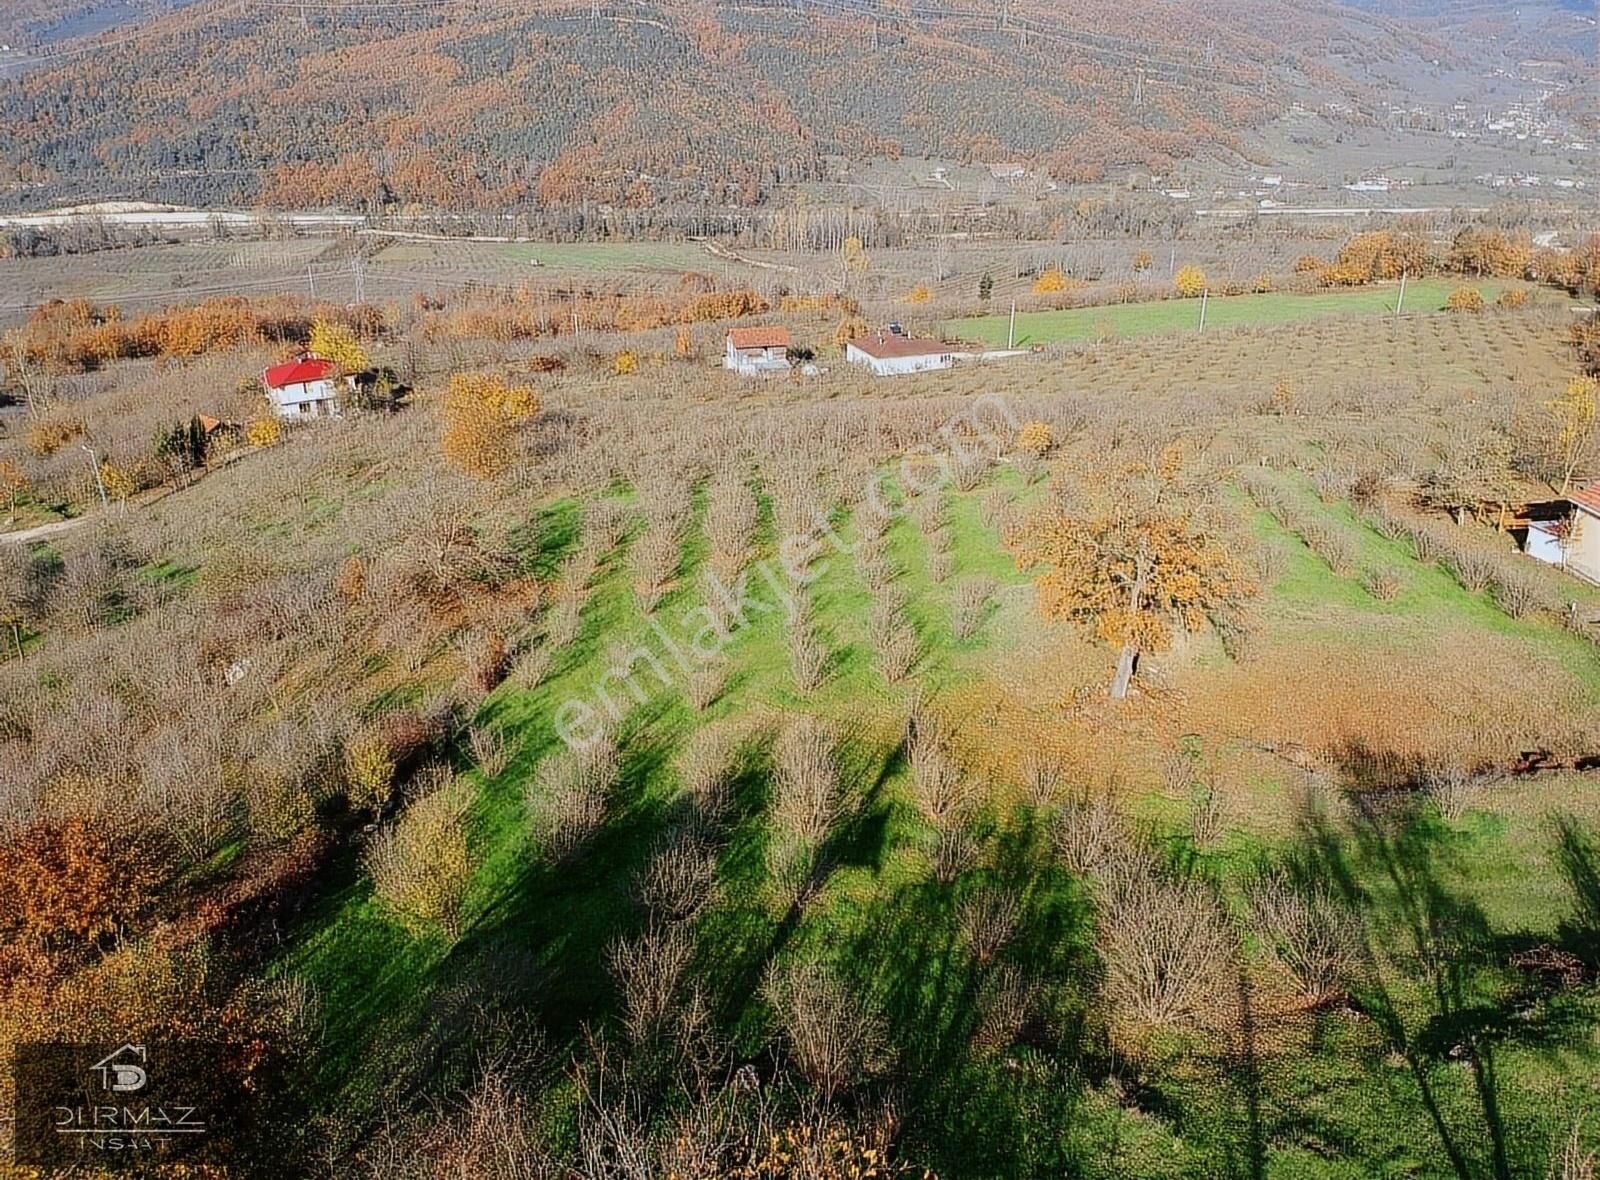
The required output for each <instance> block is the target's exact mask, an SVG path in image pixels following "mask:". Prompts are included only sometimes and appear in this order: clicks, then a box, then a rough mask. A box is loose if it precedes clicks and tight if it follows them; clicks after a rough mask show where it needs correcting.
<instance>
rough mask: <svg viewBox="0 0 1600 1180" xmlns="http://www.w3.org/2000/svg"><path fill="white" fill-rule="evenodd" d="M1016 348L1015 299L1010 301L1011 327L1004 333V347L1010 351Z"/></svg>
mask: <svg viewBox="0 0 1600 1180" xmlns="http://www.w3.org/2000/svg"><path fill="white" fill-rule="evenodd" d="M1016 346H1017V301H1016V300H1015V299H1013V300H1012V301H1011V327H1010V329H1008V330H1007V332H1006V347H1007V348H1008V349H1010V348H1015V347H1016Z"/></svg>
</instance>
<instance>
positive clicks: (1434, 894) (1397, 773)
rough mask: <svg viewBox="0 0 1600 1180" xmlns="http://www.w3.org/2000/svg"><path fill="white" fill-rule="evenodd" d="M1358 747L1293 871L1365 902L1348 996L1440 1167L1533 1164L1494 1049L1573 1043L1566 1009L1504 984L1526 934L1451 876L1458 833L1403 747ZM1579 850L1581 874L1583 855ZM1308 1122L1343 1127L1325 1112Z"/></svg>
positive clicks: (1485, 1171) (1469, 1170)
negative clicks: (1345, 796)
mask: <svg viewBox="0 0 1600 1180" xmlns="http://www.w3.org/2000/svg"><path fill="white" fill-rule="evenodd" d="M1358 753H1360V754H1363V756H1361V757H1359V758H1358V759H1357V760H1356V761H1355V762H1354V763H1353V764H1352V769H1353V773H1352V774H1351V775H1350V776H1349V777H1348V778H1347V780H1346V781H1347V782H1348V783H1349V784H1350V785H1351V786H1352V788H1353V793H1352V794H1351V796H1350V802H1351V808H1350V812H1351V814H1350V818H1349V819H1348V821H1347V822H1345V823H1342V824H1340V823H1335V821H1333V820H1332V819H1331V818H1330V817H1329V816H1328V814H1327V813H1326V811H1319V810H1317V809H1314V808H1308V809H1307V810H1306V812H1305V813H1304V814H1303V815H1302V818H1301V824H1300V833H1299V838H1298V840H1297V842H1296V847H1295V849H1294V852H1293V853H1292V856H1291V867H1292V871H1293V873H1294V875H1296V876H1297V877H1299V878H1300V879H1301V880H1302V881H1304V882H1314V883H1321V884H1323V885H1325V886H1327V887H1328V888H1329V889H1331V890H1333V891H1334V892H1335V893H1336V894H1337V895H1339V896H1341V897H1343V898H1344V899H1345V900H1346V901H1347V902H1348V903H1349V904H1350V905H1351V906H1352V907H1353V908H1355V909H1356V910H1357V911H1358V912H1359V913H1360V914H1361V916H1362V918H1363V941H1364V946H1363V954H1364V958H1365V963H1366V965H1365V968H1364V969H1363V970H1361V971H1360V972H1359V974H1358V978H1357V979H1356V981H1355V982H1354V983H1353V985H1352V987H1351V989H1350V991H1351V999H1352V1002H1353V1004H1354V1005H1355V1006H1356V1008H1357V1009H1358V1010H1359V1011H1360V1012H1361V1013H1363V1014H1364V1015H1365V1016H1367V1017H1369V1018H1370V1019H1371V1020H1372V1022H1373V1026H1374V1027H1375V1028H1376V1030H1377V1031H1378V1032H1379V1034H1380V1035H1381V1038H1382V1041H1383V1043H1384V1045H1385V1046H1386V1047H1387V1049H1388V1050H1389V1052H1390V1053H1391V1054H1393V1055H1394V1056H1395V1057H1396V1058H1397V1059H1399V1060H1401V1061H1403V1062H1404V1068H1405V1070H1406V1073H1407V1075H1408V1076H1409V1078H1410V1079H1411V1082H1412V1085H1413V1088H1414V1095H1415V1097H1416V1099H1417V1101H1418V1102H1419V1104H1420V1106H1421V1109H1422V1112H1423V1113H1424V1114H1425V1116H1426V1119H1427V1122H1428V1124H1429V1125H1430V1126H1431V1128H1432V1130H1433V1133H1434V1137H1435V1141H1436V1143H1437V1146H1438V1148H1439V1149H1440V1151H1441V1152H1442V1153H1443V1157H1444V1160H1443V1162H1444V1163H1445V1164H1446V1166H1447V1167H1448V1169H1449V1171H1450V1172H1452V1173H1453V1174H1455V1175H1457V1176H1459V1177H1461V1178H1462V1180H1468V1178H1469V1177H1478V1176H1485V1175H1487V1176H1493V1177H1495V1178H1496V1180H1509V1178H1510V1177H1511V1176H1513V1175H1521V1174H1529V1170H1530V1169H1533V1170H1537V1169H1538V1168H1542V1167H1543V1165H1544V1160H1543V1154H1542V1153H1543V1145H1542V1143H1539V1142H1536V1140H1537V1138H1538V1137H1537V1136H1535V1135H1531V1134H1529V1133H1527V1131H1526V1129H1524V1128H1519V1127H1509V1128H1508V1123H1507V1120H1506V1118H1505V1117H1504V1115H1503V1113H1502V1105H1501V1103H1502V1095H1501V1087H1502V1084H1503V1080H1502V1077H1501V1072H1500V1063H1499V1052H1500V1050H1501V1049H1502V1048H1503V1047H1504V1046H1507V1045H1512V1044H1514V1045H1517V1046H1521V1047H1541V1048H1556V1047H1559V1046H1561V1045H1564V1044H1571V1043H1572V1038H1573V1037H1574V1036H1576V1035H1579V1025H1578V1024H1576V1023H1574V1020H1575V1019H1576V1017H1575V1014H1574V1013H1572V1012H1570V1011H1566V1010H1564V1009H1562V1008H1561V1007H1560V1006H1551V1005H1539V1004H1536V1003H1530V1002H1529V997H1528V993H1527V992H1526V990H1525V989H1519V988H1516V987H1507V986H1506V985H1505V982H1504V980H1505V976H1504V972H1503V965H1504V964H1505V962H1506V961H1507V959H1508V958H1509V956H1510V955H1511V953H1512V952H1513V951H1514V950H1516V949H1519V948H1521V947H1524V946H1526V945H1527V943H1528V942H1529V937H1528V936H1527V935H1526V934H1525V933H1522V932H1512V933H1506V932H1500V931H1496V930H1495V929H1494V928H1493V926H1492V925H1491V923H1490V922H1489V919H1488V917H1487V915H1486V914H1485V912H1484V911H1483V909H1482V908H1481V907H1480V906H1479V905H1478V904H1477V902H1476V901H1475V900H1474V899H1472V898H1471V897H1470V896H1468V895H1467V893H1466V892H1465V891H1464V889H1463V888H1462V887H1461V886H1460V885H1459V884H1457V883H1458V882H1461V881H1463V880H1464V879H1465V876H1466V870H1465V867H1464V865H1463V864H1462V863H1461V860H1460V857H1459V854H1458V850H1459V847H1460V841H1461V839H1462V838H1461V837H1460V836H1459V834H1458V833H1456V832H1455V831H1453V830H1452V829H1451V828H1450V826H1449V825H1447V824H1445V823H1444V822H1443V821H1441V820H1440V819H1439V818H1438V817H1437V816H1435V815H1434V814H1432V812H1431V811H1427V810H1423V809H1420V808H1419V807H1418V806H1417V803H1418V798H1417V796H1416V795H1415V793H1414V791H1413V790H1412V779H1411V776H1410V775H1409V773H1407V770H1406V766H1405V763H1404V760H1397V759H1386V758H1383V757H1381V756H1371V757H1369V756H1365V755H1364V752H1360V751H1358ZM1564 847H1571V845H1570V843H1568V844H1566V845H1564ZM1577 861H1578V864H1579V873H1578V875H1579V876H1580V877H1581V876H1582V871H1581V865H1582V864H1583V863H1585V862H1584V859H1583V857H1582V856H1579V857H1578V858H1577ZM1588 863H1590V864H1591V867H1592V862H1588ZM1569 875H1570V873H1569ZM1464 1112H1470V1113H1464ZM1317 1133H1318V1135H1319V1137H1324V1138H1326V1137H1334V1138H1339V1137H1340V1132H1339V1131H1338V1129H1337V1128H1335V1127H1333V1126H1332V1125H1331V1124H1324V1125H1319V1126H1318V1127H1317ZM1343 1147H1344V1150H1346V1151H1348V1152H1349V1153H1350V1155H1351V1156H1352V1157H1354V1158H1360V1157H1361V1156H1362V1154H1363V1145H1362V1144H1361V1143H1360V1142H1357V1141H1354V1140H1351V1139H1350V1138H1349V1137H1348V1136H1345V1142H1344V1144H1343Z"/></svg>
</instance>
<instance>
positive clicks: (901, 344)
mask: <svg viewBox="0 0 1600 1180" xmlns="http://www.w3.org/2000/svg"><path fill="white" fill-rule="evenodd" d="M968 355H971V354H969V353H963V352H958V351H957V347H956V345H953V344H947V343H945V342H944V341H943V340H913V339H912V338H911V337H909V336H901V335H899V334H897V333H894V332H879V333H878V334H877V335H875V336H862V337H860V338H858V339H855V340H852V341H850V342H849V343H848V344H846V345H845V346H844V359H845V360H847V361H849V362H850V363H851V364H852V365H861V366H863V367H864V368H866V369H869V370H871V372H872V374H873V375H874V376H876V377H893V376H896V375H898V374H901V373H924V372H927V371H928V370H929V369H948V368H950V366H951V365H953V364H955V363H956V358H957V357H958V356H963V357H964V356H968Z"/></svg>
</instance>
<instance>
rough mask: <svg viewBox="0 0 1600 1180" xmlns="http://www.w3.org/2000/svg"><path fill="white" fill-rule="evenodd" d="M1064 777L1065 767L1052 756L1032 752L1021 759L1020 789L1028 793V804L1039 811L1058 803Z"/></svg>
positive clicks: (1064, 780) (1035, 751) (1065, 774)
mask: <svg viewBox="0 0 1600 1180" xmlns="http://www.w3.org/2000/svg"><path fill="white" fill-rule="evenodd" d="M1066 777H1067V772H1066V767H1065V766H1063V765H1062V764H1061V760H1060V759H1059V758H1057V757H1056V756H1055V755H1053V754H1045V753H1040V752H1039V751H1037V750H1032V751H1029V752H1028V753H1027V754H1026V755H1024V757H1023V759H1022V789H1023V790H1025V791H1026V792H1027V793H1028V802H1029V803H1030V804H1032V805H1033V806H1034V807H1036V808H1039V809H1040V810H1043V809H1044V808H1046V807H1053V806H1055V804H1056V803H1058V802H1059V801H1060V798H1061V788H1062V787H1063V786H1064V785H1065V783H1066Z"/></svg>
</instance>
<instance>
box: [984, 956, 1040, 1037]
mask: <svg viewBox="0 0 1600 1180" xmlns="http://www.w3.org/2000/svg"><path fill="white" fill-rule="evenodd" d="M1037 993H1038V989H1037V988H1035V987H1034V986H1033V984H1031V983H1030V982H1028V979H1027V977H1026V976H1025V975H1023V974H1022V972H1021V971H1019V970H1017V969H1016V968H1015V967H1011V966H1003V967H1001V968H1000V969H999V970H997V971H995V972H994V973H993V974H992V975H991V976H990V977H989V978H988V979H987V980H985V981H984V987H983V990H982V991H981V992H980V993H979V995H978V1023H977V1027H976V1028H975V1029H973V1032H972V1042H971V1044H972V1053H973V1055H974V1056H975V1057H977V1058H979V1059H980V1060H982V1059H983V1058H987V1057H992V1056H993V1055H994V1054H996V1053H998V1052H999V1051H1000V1050H1001V1049H1004V1048H1005V1047H1006V1046H1007V1045H1009V1044H1011V1043H1013V1042H1014V1041H1015V1040H1016V1039H1017V1037H1018V1036H1019V1035H1020V1034H1021V1032H1022V1029H1023V1026H1024V1025H1026V1024H1027V1022H1028V1018H1029V1016H1030V1015H1031V1014H1032V1011H1033V1004H1034V999H1035V997H1036V995H1037Z"/></svg>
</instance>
